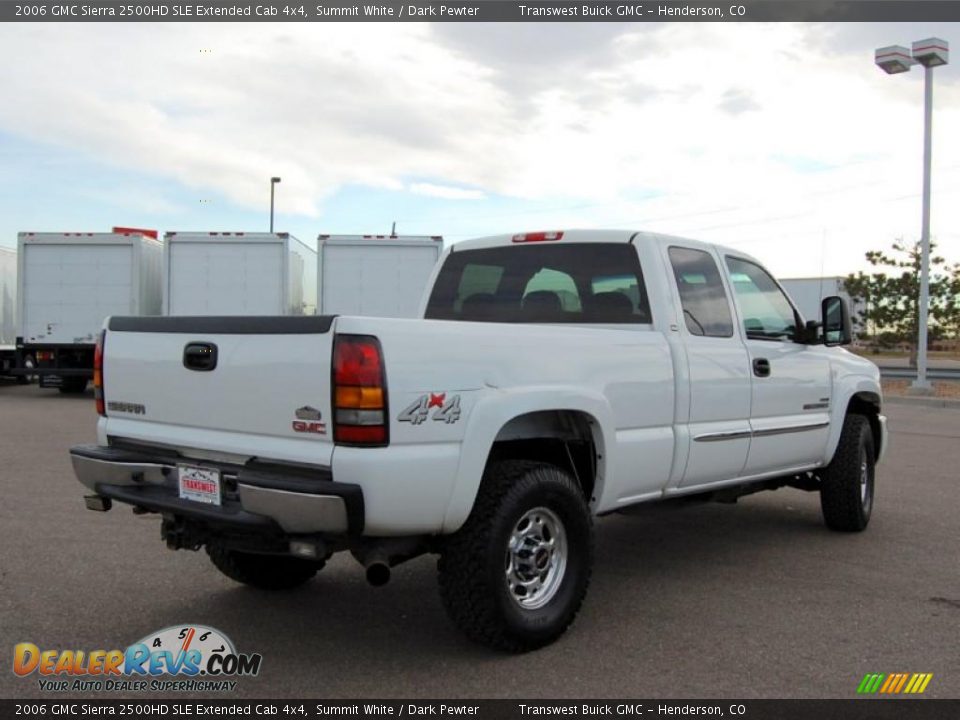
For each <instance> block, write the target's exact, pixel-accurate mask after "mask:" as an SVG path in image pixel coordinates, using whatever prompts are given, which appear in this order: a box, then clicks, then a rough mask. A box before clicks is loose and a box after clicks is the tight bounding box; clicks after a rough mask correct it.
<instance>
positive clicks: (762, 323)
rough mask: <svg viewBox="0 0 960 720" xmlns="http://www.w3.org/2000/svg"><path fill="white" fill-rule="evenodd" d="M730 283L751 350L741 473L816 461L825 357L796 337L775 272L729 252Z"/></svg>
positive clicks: (827, 392)
mask: <svg viewBox="0 0 960 720" xmlns="http://www.w3.org/2000/svg"><path fill="white" fill-rule="evenodd" d="M725 263H726V265H727V270H728V272H729V279H730V285H731V287H732V288H733V292H734V295H735V297H736V301H737V309H738V311H739V315H740V321H741V323H742V326H743V331H744V337H745V338H746V346H747V352H748V354H749V356H750V372H751V381H752V390H751V396H752V402H751V405H752V410H751V419H750V425H751V430H752V439H751V442H750V453H749V457H748V458H747V465H746V468H745V470H744V475H757V474H761V473H767V472H772V471H777V470H789V469H793V468H800V467H804V466H807V467H809V466H811V465H813V464H816V463H817V462H819V461H821V460H822V459H823V457H824V452H825V448H826V445H827V435H828V433H829V430H830V428H829V424H830V401H831V383H830V363H829V360H828V359H827V357H826V355H825V354H824V353H823V352H822V351H821V350H819V349H818V346H813V345H803V344H800V343H798V342H797V335H798V332H799V329H800V328H801V326H802V325H801V323H802V320H801V318H800V315H799V313H797V311H796V309H795V308H794V307H793V305H792V304H791V303H790V300H789V299H788V298H787V295H786V294H785V293H784V292H783V290H782V289H781V288H780V286H779V285H778V284H777V282H776V281H775V280H774V279H773V277H772V276H771V275H770V273H768V272H767V271H766V270H764V269H763V268H762V267H761V266H760V265H758V264H756V263H755V262H753V261H752V260H747V259H744V258H739V257H736V256H733V255H727V256H726V258H725Z"/></svg>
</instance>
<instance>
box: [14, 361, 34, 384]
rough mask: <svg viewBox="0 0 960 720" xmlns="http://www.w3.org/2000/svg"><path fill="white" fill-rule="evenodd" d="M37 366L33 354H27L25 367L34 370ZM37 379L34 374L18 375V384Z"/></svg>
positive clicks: (24, 362) (28, 382)
mask: <svg viewBox="0 0 960 720" xmlns="http://www.w3.org/2000/svg"><path fill="white" fill-rule="evenodd" d="M36 366H37V363H36V362H35V361H34V359H33V355H27V356H26V357H25V358H24V359H23V369H24V370H33V369H34V368H35V367H36ZM35 379H36V376H34V375H18V376H17V384H18V385H29V384H30V383H32V382H33V381H34V380H35Z"/></svg>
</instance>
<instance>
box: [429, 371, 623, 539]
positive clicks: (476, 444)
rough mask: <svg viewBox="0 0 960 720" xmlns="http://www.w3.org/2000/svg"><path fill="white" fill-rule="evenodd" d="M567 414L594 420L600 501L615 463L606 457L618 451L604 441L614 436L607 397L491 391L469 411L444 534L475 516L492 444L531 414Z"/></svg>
mask: <svg viewBox="0 0 960 720" xmlns="http://www.w3.org/2000/svg"><path fill="white" fill-rule="evenodd" d="M564 410H565V411H572V412H581V413H584V414H585V415H587V416H588V417H589V418H590V429H591V432H592V433H593V440H594V444H595V446H596V448H597V455H598V460H597V479H596V484H595V486H594V496H595V497H597V498H600V497H601V495H602V492H603V479H604V468H605V467H608V466H609V462H610V459H609V458H608V456H607V453H608V451H609V452H613V451H614V447H613V446H612V445H611V446H610V447H607V444H606V443H605V442H604V439H605V438H613V437H615V422H614V418H613V412H612V410H611V409H610V405H609V403H608V402H607V400H606V398H605V397H604V396H603V395H600V394H593V393H585V392H583V391H580V390H578V391H573V390H570V389H569V388H546V387H541V388H534V389H529V390H527V389H524V390H519V391H513V390H492V391H488V392H487V393H485V397H484V398H483V399H481V400H480V401H478V403H477V405H476V406H475V407H474V409H473V411H472V412H471V413H470V420H469V423H468V425H467V427H466V428H465V433H464V442H463V449H462V452H461V454H460V464H459V466H458V468H457V476H456V480H455V483H454V487H453V492H452V493H451V496H450V501H449V503H448V504H447V511H446V514H445V515H444V520H443V530H442V531H443V533H445V534H448V533H452V532H456V531H457V530H458V529H459V528H460V526H461V525H463V523H464V522H465V521H466V519H467V517H468V516H469V515H470V510H471V509H472V508H473V503H474V501H475V500H476V497H477V492H478V490H479V488H480V482H481V480H482V479H483V471H484V469H485V468H486V466H487V460H488V459H489V457H490V451H491V449H492V448H493V443H494V441H495V440H496V438H497V435H498V434H499V433H500V431H501V430H502V429H503V428H504V427H505V426H506V425H507V423H509V422H510V421H511V420H513V419H514V418H517V417H520V416H521V415H526V414H528V413H533V412H542V411H564Z"/></svg>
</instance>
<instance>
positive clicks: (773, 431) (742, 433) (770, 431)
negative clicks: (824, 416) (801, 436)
mask: <svg viewBox="0 0 960 720" xmlns="http://www.w3.org/2000/svg"><path fill="white" fill-rule="evenodd" d="M828 425H830V421H829V420H824V421H822V422H817V423H810V424H809V425H786V426H784V427H775V428H765V429H763V430H727V431H723V432H710V433H703V434H701V435H695V436H694V437H693V439H694V441H695V442H721V441H723V440H742V439H743V438H748V437H769V436H771V435H787V434H789V433H798V432H808V431H810V430H820V429H821V428H825V427H827V426H828Z"/></svg>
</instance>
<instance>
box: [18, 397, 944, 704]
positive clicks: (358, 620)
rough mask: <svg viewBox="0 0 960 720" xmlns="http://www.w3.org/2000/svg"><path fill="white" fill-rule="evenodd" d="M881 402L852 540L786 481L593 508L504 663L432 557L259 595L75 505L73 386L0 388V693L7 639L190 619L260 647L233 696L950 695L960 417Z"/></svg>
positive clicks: (79, 435)
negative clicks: (554, 627)
mask: <svg viewBox="0 0 960 720" xmlns="http://www.w3.org/2000/svg"><path fill="white" fill-rule="evenodd" d="M888 415H889V417H890V427H891V431H892V434H891V447H890V451H889V453H888V459H887V462H886V464H885V465H883V466H882V467H881V468H880V470H879V473H878V478H877V500H876V508H875V511H874V515H873V519H872V522H871V524H870V527H869V528H868V529H867V531H866V532H865V533H861V534H855V535H843V534H836V533H831V532H829V531H828V530H826V529H825V528H824V526H823V524H822V522H821V519H820V508H819V498H818V496H817V495H815V494H811V493H804V492H801V491H797V490H780V491H777V492H775V493H761V494H758V495H754V496H751V497H748V498H745V499H742V500H741V501H740V502H739V503H738V504H736V505H719V504H703V505H694V506H689V507H684V508H675V507H665V506H661V507H655V506H651V507H650V508H649V509H645V510H643V511H642V512H640V513H639V514H636V515H631V516H624V515H617V516H611V517H607V518H604V519H601V520H599V521H598V533H597V536H598V544H597V562H596V569H595V572H594V576H593V582H592V585H591V587H590V591H589V593H588V596H587V600H586V603H585V605H584V607H583V609H582V611H581V613H580V616H579V618H578V619H577V621H576V623H575V624H574V626H573V627H572V628H571V629H570V631H569V632H568V633H567V634H566V635H565V636H564V637H563V638H561V640H560V641H558V642H557V643H556V644H554V645H553V646H551V647H548V648H546V649H544V650H541V651H538V652H536V653H532V654H528V655H524V656H509V655H503V654H499V653H494V652H490V651H488V650H486V649H484V648H481V647H477V646H475V645H473V644H471V643H470V642H468V641H467V640H465V639H463V638H462V637H461V636H460V634H459V633H458V632H457V630H456V629H455V628H454V627H453V626H452V625H451V624H450V622H449V621H448V620H447V618H446V615H445V614H444V611H443V608H442V606H441V604H440V600H439V597H438V593H437V590H436V577H435V575H436V573H435V561H434V559H433V558H419V559H417V560H414V561H412V562H410V563H408V564H406V565H403V566H401V567H398V568H396V569H395V571H394V576H393V580H392V582H391V583H390V584H389V585H388V586H386V587H384V588H371V587H368V586H367V585H366V582H365V581H364V579H363V573H362V569H361V568H360V566H359V565H357V564H356V563H355V562H354V561H353V560H352V559H351V558H350V557H349V556H344V555H340V556H337V557H335V558H334V560H333V561H331V563H330V564H329V565H328V566H327V568H326V569H325V570H324V571H323V572H322V573H321V574H320V575H319V576H318V578H317V579H316V580H315V581H314V582H312V583H310V584H309V585H308V586H306V587H304V588H302V589H300V590H296V591H293V592H288V593H281V594H271V593H265V592H260V591H256V590H252V589H248V588H245V587H242V586H239V585H236V584H235V583H233V582H232V581H230V580H228V579H227V578H225V577H223V576H221V575H220V574H219V573H218V572H217V571H216V570H215V569H214V568H213V566H212V565H210V563H209V561H208V560H207V557H206V555H205V554H204V553H202V552H201V553H190V552H184V551H180V552H171V551H169V550H167V549H166V547H165V546H164V545H163V544H162V543H161V541H160V538H159V521H158V520H157V519H156V518H155V517H137V516H134V515H133V514H132V513H131V512H130V510H129V509H128V508H126V507H115V508H114V510H113V511H112V512H110V513H94V512H90V511H87V510H86V509H85V508H84V506H83V502H82V499H81V496H82V494H83V493H82V488H81V486H80V485H79V484H78V483H77V482H76V480H74V478H73V475H72V472H71V469H70V463H69V460H68V456H67V448H68V447H69V446H70V445H72V444H76V443H84V442H93V441H94V440H95V435H94V426H95V416H94V410H93V402H92V399H91V396H89V395H87V396H86V397H65V396H61V395H59V394H58V393H56V392H55V391H49V390H40V389H39V388H37V387H18V386H15V385H11V384H0V487H2V490H3V497H2V501H0V652H2V653H4V654H7V658H8V659H7V660H6V661H0V668H2V669H0V697H4V698H24V697H37V696H39V695H40V692H39V691H38V686H37V680H36V677H37V676H36V675H34V676H32V677H30V678H26V679H23V678H18V677H15V676H14V675H13V673H12V672H11V670H10V668H11V659H12V654H13V645H14V644H15V643H18V642H26V641H28V642H32V643H35V644H37V645H38V646H40V647H41V648H44V649H46V648H59V649H66V648H75V649H87V650H91V649H112V648H124V647H126V646H127V645H128V644H130V643H132V642H134V641H136V640H137V639H139V638H141V637H143V636H145V635H146V634H148V633H149V632H151V631H154V630H159V629H161V628H164V627H167V626H170V625H176V624H181V623H202V624H207V625H211V626H214V627H216V628H219V629H220V630H222V631H224V632H225V633H226V634H227V635H229V636H230V637H231V638H232V639H233V641H234V643H235V644H236V645H237V648H238V650H239V651H241V652H259V653H262V654H263V667H262V671H261V673H260V675H259V676H258V677H256V678H247V679H243V680H242V681H241V682H240V684H239V687H238V689H237V694H238V695H240V696H247V697H264V696H268V697H274V698H284V699H293V698H296V697H326V698H361V697H363V698H371V697H381V698H442V697H447V698H454V697H466V698H551V697H552V698H566V697H615V698H654V697H731V698H732V697H756V698H759V697H838V698H850V697H854V696H855V690H856V686H857V684H858V683H859V681H860V679H861V678H862V677H863V676H864V674H865V673H868V672H882V673H893V672H911V673H912V672H930V673H934V678H933V680H932V681H931V683H930V685H929V686H928V689H927V691H926V695H927V696H930V697H940V698H951V697H952V698H957V697H960V643H958V641H960V572H958V560H960V519H958V513H960V502H958V495H960V482H958V465H960V450H958V447H960V412H958V411H957V410H952V409H930V408H924V407H912V406H904V405H890V406H889V407H888ZM48 697H49V696H48ZM90 697H114V696H108V695H106V694H100V695H92V696H90ZM233 697H236V696H233Z"/></svg>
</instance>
